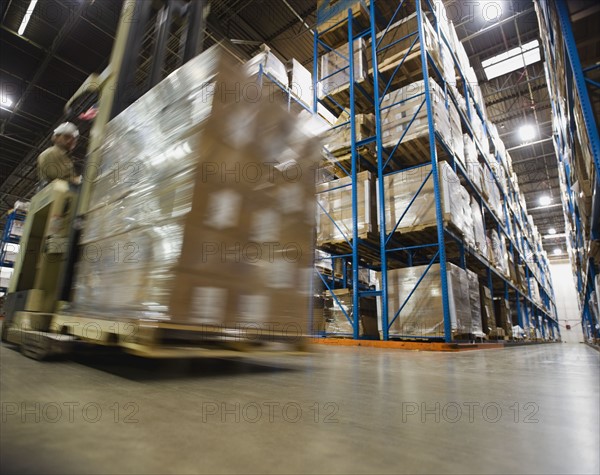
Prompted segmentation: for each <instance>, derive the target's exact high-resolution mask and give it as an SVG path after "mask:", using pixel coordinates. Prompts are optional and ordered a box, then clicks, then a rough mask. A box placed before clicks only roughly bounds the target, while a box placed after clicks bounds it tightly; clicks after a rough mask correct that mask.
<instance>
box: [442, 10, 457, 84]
mask: <svg viewBox="0 0 600 475" xmlns="http://www.w3.org/2000/svg"><path fill="white" fill-rule="evenodd" d="M440 3H441V2H440ZM441 23H443V22H441ZM440 46H441V48H440V49H441V53H442V63H443V74H444V80H445V81H446V83H447V84H448V85H449V86H456V71H455V69H454V59H453V58H452V54H451V53H450V49H449V48H448V46H447V45H446V43H445V42H444V41H443V40H442V39H441V38H440Z"/></svg>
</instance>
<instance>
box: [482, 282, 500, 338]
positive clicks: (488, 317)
mask: <svg viewBox="0 0 600 475" xmlns="http://www.w3.org/2000/svg"><path fill="white" fill-rule="evenodd" d="M479 298H480V302H481V325H482V327H483V332H484V333H485V334H486V335H489V334H490V333H491V332H492V331H493V330H495V329H496V315H495V314H494V302H493V300H492V292H491V291H490V289H489V288H488V287H486V286H485V285H483V284H480V286H479Z"/></svg>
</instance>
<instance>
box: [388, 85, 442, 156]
mask: <svg viewBox="0 0 600 475" xmlns="http://www.w3.org/2000/svg"><path fill="white" fill-rule="evenodd" d="M429 91H430V93H431V107H432V110H433V122H434V125H435V129H436V131H437V132H438V133H439V134H440V135H441V136H442V138H443V139H444V141H445V142H446V144H448V145H449V146H450V147H451V148H452V147H453V138H452V128H451V125H450V115H449V113H448V109H446V104H445V101H444V96H443V91H442V90H441V88H440V86H438V84H437V83H436V82H435V81H434V80H432V79H429ZM424 100H425V86H424V82H423V81H422V80H421V81H417V82H414V83H411V84H409V85H408V86H404V87H402V88H400V89H398V90H396V91H393V92H391V93H389V94H387V95H386V96H385V97H384V98H383V101H382V104H381V108H382V110H381V123H382V131H381V137H382V139H381V140H382V143H383V146H384V147H394V146H395V145H396V144H397V143H398V141H399V140H400V138H401V137H402V142H403V143H404V142H409V141H410V140H413V139H415V138H418V137H424V136H425V137H427V136H429V122H428V120H427V107H426V105H425V104H424ZM428 159H429V156H428V155H427V154H423V161H427V160H428Z"/></svg>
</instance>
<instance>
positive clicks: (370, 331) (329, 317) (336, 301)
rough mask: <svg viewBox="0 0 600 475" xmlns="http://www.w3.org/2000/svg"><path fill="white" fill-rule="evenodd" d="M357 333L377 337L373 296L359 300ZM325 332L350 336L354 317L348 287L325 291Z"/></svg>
mask: <svg viewBox="0 0 600 475" xmlns="http://www.w3.org/2000/svg"><path fill="white" fill-rule="evenodd" d="M359 307H360V317H359V335H360V336H361V337H369V338H373V339H377V340H378V339H379V329H378V326H377V303H376V300H375V298H374V297H370V298H361V299H360V302H359ZM324 314H325V332H326V333H327V334H328V335H339V336H352V334H353V332H354V329H353V327H352V323H351V322H353V321H354V318H355V312H354V305H353V302H352V291H351V290H350V289H336V290H333V291H331V290H328V291H327V292H326V293H325V311H324Z"/></svg>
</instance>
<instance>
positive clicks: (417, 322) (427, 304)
mask: <svg viewBox="0 0 600 475" xmlns="http://www.w3.org/2000/svg"><path fill="white" fill-rule="evenodd" d="M446 266H447V273H446V276H447V282H448V303H449V313H450V320H451V328H452V332H453V334H466V333H471V331H472V315H471V305H470V297H469V280H468V277H467V274H466V272H465V271H464V270H463V269H461V268H460V267H457V266H455V265H454V264H451V263H447V264H446ZM426 270H427V266H417V267H408V268H405V269H395V270H391V271H388V319H389V321H390V322H391V321H392V319H394V318H395V316H396V314H397V313H398V311H399V310H400V309H401V307H402V305H404V307H403V308H402V310H401V312H400V313H399V314H398V317H397V318H396V319H395V321H394V323H393V324H392V325H391V327H390V335H392V336H419V337H443V336H444V311H443V304H442V289H441V271H440V265H439V264H433V265H432V266H431V267H430V268H429V270H428V271H427V273H425V271H426ZM378 278H379V285H380V286H381V274H379V276H378ZM419 281H420V282H419ZM417 284H418V286H417ZM413 290H414V292H413ZM411 293H412V295H411ZM409 296H410V298H409ZM407 299H408V300H407Z"/></svg>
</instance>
